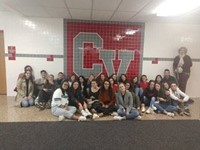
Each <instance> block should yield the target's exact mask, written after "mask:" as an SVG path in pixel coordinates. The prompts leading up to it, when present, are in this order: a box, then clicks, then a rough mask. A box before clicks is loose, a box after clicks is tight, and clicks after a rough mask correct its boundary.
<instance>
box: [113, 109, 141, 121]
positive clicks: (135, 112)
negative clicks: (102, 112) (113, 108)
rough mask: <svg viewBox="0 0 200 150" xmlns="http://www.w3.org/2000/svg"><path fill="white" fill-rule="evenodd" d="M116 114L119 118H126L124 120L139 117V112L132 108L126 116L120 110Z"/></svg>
mask: <svg viewBox="0 0 200 150" xmlns="http://www.w3.org/2000/svg"><path fill="white" fill-rule="evenodd" d="M117 113H118V115H119V116H121V117H126V120H130V119H135V118H137V117H138V116H139V112H138V111H137V109H135V108H132V109H131V110H130V112H129V114H128V115H127V114H126V112H124V111H123V110H122V109H121V108H119V109H118V110H117Z"/></svg>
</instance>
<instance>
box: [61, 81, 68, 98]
mask: <svg viewBox="0 0 200 150" xmlns="http://www.w3.org/2000/svg"><path fill="white" fill-rule="evenodd" d="M65 82H67V84H68V88H69V82H68V81H67V80H66V79H65V80H63V81H62V82H61V84H60V89H61V91H62V94H63V95H65V92H67V91H68V88H67V89H66V90H65V89H63V88H62V86H63V84H64V83H65Z"/></svg>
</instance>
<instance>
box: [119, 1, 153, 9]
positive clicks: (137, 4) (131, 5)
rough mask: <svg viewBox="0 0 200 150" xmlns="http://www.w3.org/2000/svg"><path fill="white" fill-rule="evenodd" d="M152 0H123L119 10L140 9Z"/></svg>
mask: <svg viewBox="0 0 200 150" xmlns="http://www.w3.org/2000/svg"><path fill="white" fill-rule="evenodd" d="M151 1H152V0H123V1H122V3H121V5H120V6H119V9H118V11H134V12H136V11H139V10H140V9H142V8H143V7H144V6H145V5H146V4H148V3H149V2H151Z"/></svg>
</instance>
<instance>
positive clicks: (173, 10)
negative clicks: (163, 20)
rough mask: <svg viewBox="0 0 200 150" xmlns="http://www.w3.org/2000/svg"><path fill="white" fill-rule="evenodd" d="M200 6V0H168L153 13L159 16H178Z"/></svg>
mask: <svg viewBox="0 0 200 150" xmlns="http://www.w3.org/2000/svg"><path fill="white" fill-rule="evenodd" d="M199 6H200V0H166V1H165V2H164V3H162V4H161V5H160V6H158V7H157V8H156V9H155V10H154V11H153V13H154V14H156V15H157V16H162V17H167V16H178V15H181V14H184V13H187V12H189V11H191V10H194V9H196V8H198V7H199Z"/></svg>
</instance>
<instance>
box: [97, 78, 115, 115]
mask: <svg viewBox="0 0 200 150" xmlns="http://www.w3.org/2000/svg"><path fill="white" fill-rule="evenodd" d="M98 99H99V103H100V106H98V107H97V108H96V110H97V112H98V113H102V114H101V115H109V114H112V113H113V111H115V109H116V107H115V102H116V99H115V93H114V91H113V90H112V88H111V85H110V82H109V81H108V80H105V81H104V82H103V86H102V87H101V89H100V92H99V98H98ZM101 115H100V116H101Z"/></svg>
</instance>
